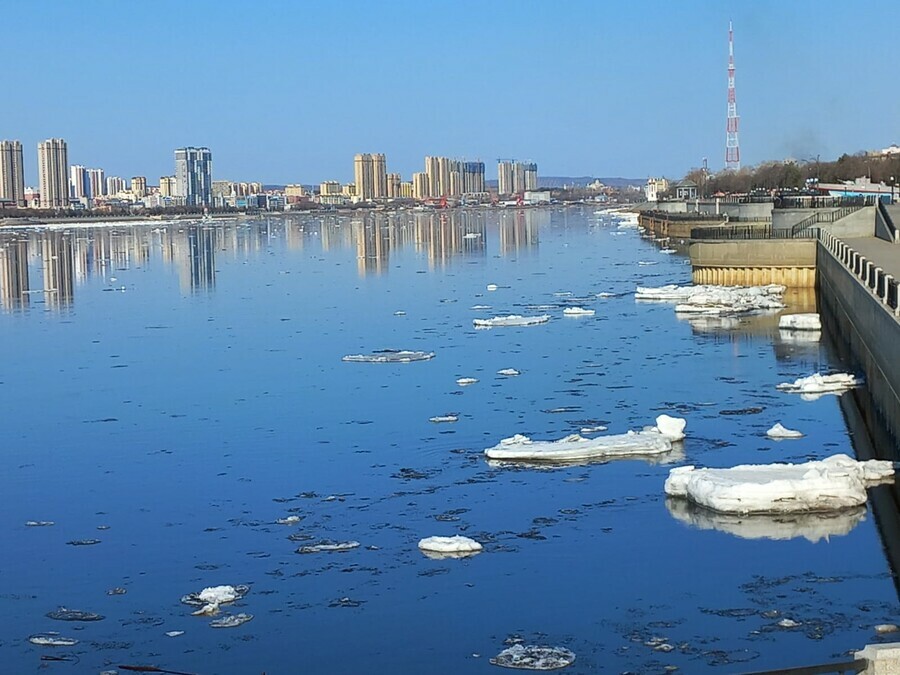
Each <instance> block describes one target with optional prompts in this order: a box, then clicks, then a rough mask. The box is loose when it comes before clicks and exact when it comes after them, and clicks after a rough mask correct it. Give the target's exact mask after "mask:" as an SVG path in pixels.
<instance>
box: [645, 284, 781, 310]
mask: <svg viewBox="0 0 900 675" xmlns="http://www.w3.org/2000/svg"><path fill="white" fill-rule="evenodd" d="M784 291H785V287H784V286H781V285H778V284H769V285H768V286H714V285H699V286H677V285H675V284H669V285H667V286H659V287H656V288H653V287H646V286H638V287H637V290H636V292H635V294H634V297H635V299H636V300H653V301H658V302H675V303H678V304H676V306H675V311H676V312H678V313H679V314H703V315H712V316H719V315H728V314H744V313H747V312H754V311H760V310H767V309H781V308H783V307H784V303H782V302H781V297H782V295H783V294H784Z"/></svg>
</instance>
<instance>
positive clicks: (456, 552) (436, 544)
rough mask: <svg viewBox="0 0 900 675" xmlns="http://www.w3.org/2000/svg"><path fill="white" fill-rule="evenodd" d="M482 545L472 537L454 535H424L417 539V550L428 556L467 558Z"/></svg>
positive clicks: (477, 551) (479, 551) (479, 549)
mask: <svg viewBox="0 0 900 675" xmlns="http://www.w3.org/2000/svg"><path fill="white" fill-rule="evenodd" d="M483 548H484V547H483V546H482V545H481V544H479V543H478V542H477V541H475V540H474V539H469V538H468V537H463V536H460V535H456V536H454V537H426V538H425V539H421V540H419V550H420V551H422V553H424V554H425V555H427V556H428V557H429V558H467V557H470V556H473V555H476V554H478V553H481V551H482V550H483Z"/></svg>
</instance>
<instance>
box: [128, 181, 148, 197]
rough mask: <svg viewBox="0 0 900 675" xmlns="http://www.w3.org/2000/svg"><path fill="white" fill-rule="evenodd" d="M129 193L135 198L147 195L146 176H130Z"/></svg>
mask: <svg viewBox="0 0 900 675" xmlns="http://www.w3.org/2000/svg"><path fill="white" fill-rule="evenodd" d="M131 193H132V194H133V195H134V198H135V199H143V198H144V197H146V196H147V178H146V176H133V177H132V178H131Z"/></svg>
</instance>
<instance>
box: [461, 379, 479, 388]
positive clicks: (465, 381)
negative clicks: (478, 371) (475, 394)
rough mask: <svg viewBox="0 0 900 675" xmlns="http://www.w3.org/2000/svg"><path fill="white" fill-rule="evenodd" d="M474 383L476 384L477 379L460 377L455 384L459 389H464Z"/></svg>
mask: <svg viewBox="0 0 900 675" xmlns="http://www.w3.org/2000/svg"><path fill="white" fill-rule="evenodd" d="M476 382H478V378H476V377H461V378H459V379H458V380H457V381H456V384H458V385H459V386H460V387H466V386H468V385H470V384H475V383H476Z"/></svg>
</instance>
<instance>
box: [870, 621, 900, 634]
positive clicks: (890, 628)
mask: <svg viewBox="0 0 900 675" xmlns="http://www.w3.org/2000/svg"><path fill="white" fill-rule="evenodd" d="M898 631H900V626H898V625H897V624H895V623H880V624H878V625H877V626H875V632H876V633H878V634H879V635H884V634H885V633H896V632H898Z"/></svg>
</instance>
